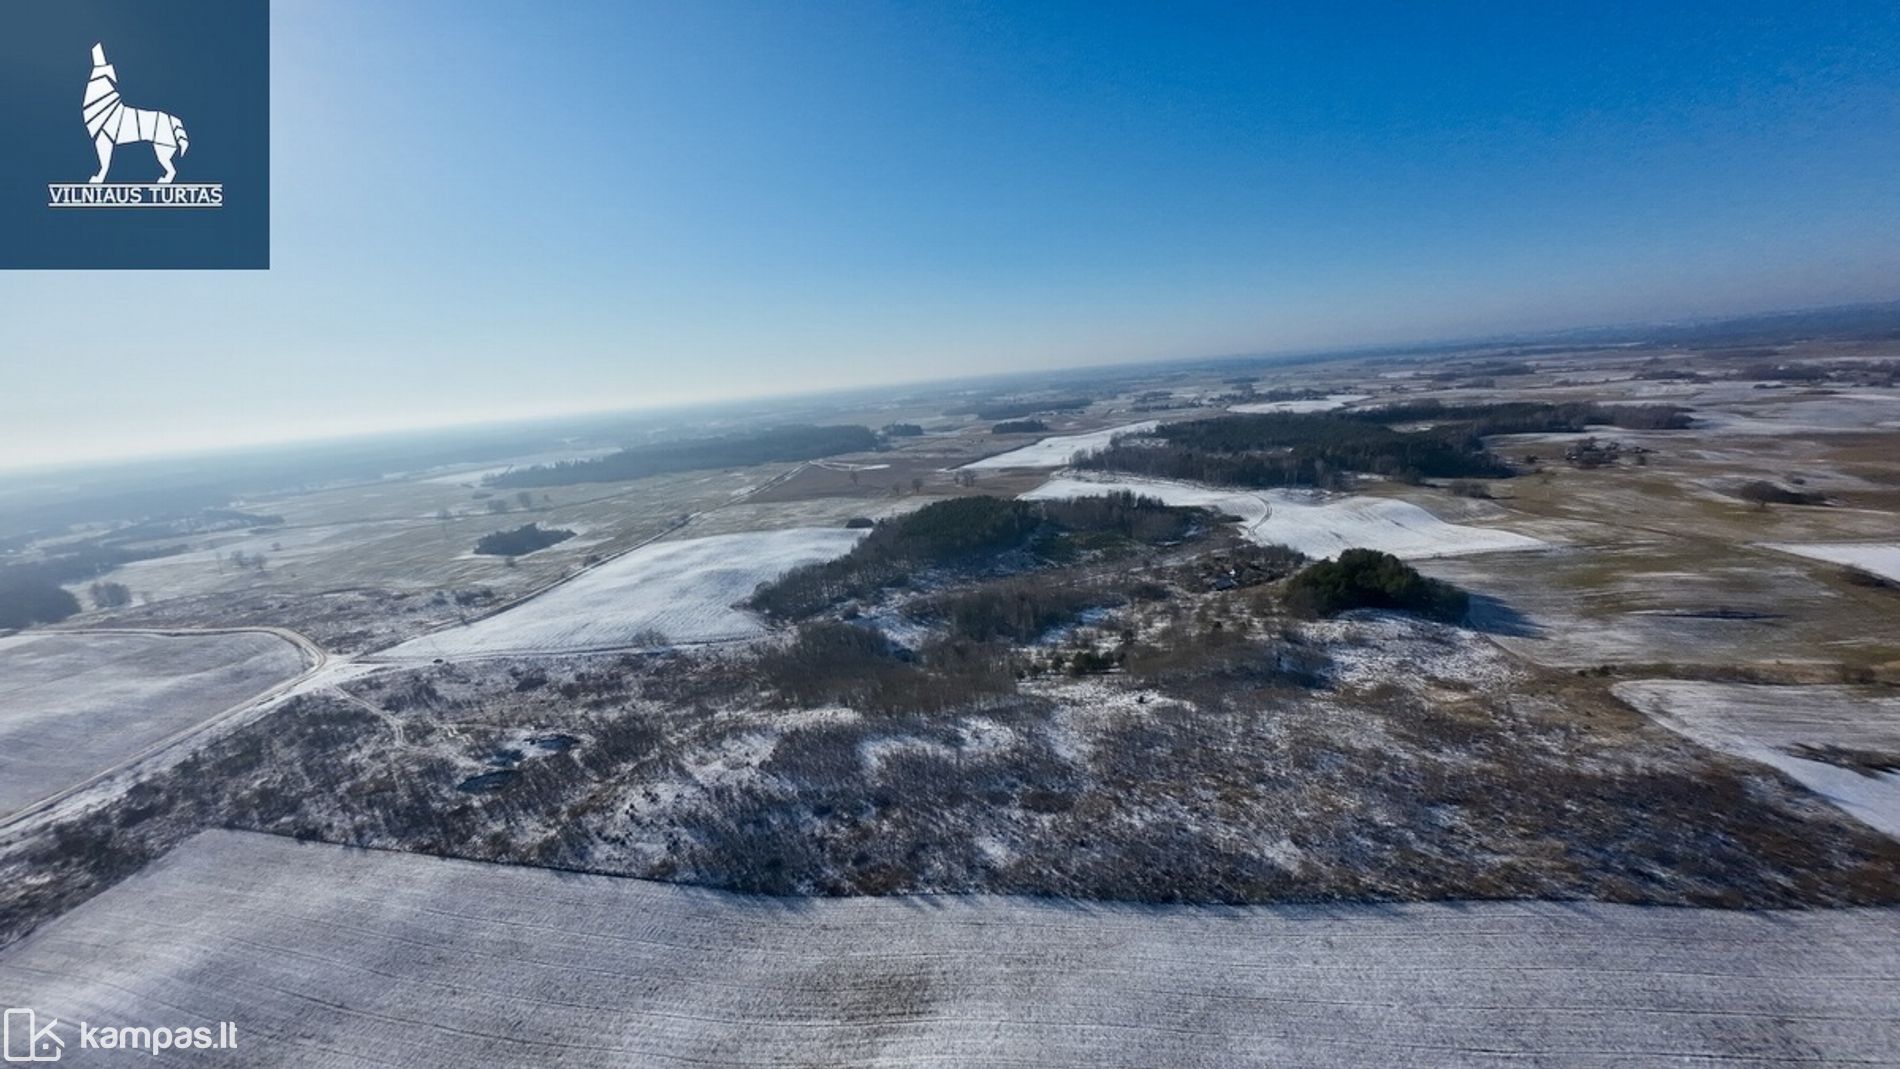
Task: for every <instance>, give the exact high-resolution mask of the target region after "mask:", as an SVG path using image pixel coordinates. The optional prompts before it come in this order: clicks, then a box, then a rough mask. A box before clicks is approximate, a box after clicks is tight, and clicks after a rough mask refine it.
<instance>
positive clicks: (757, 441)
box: [487, 426, 878, 489]
mask: <svg viewBox="0 0 1900 1069" xmlns="http://www.w3.org/2000/svg"><path fill="white" fill-rule="evenodd" d="M877 445H878V436H877V434H876V433H875V432H873V431H872V430H871V429H870V428H869V427H857V426H830V427H813V426H793V427H775V428H773V429H771V430H767V431H758V432H755V433H751V434H733V435H726V436H723V437H718V438H695V439H689V440H686V441H681V442H660V443H656V444H654V445H642V446H635V447H633V448H631V449H623V450H621V451H620V452H618V453H613V454H611V455H608V456H604V457H597V458H595V459H593V460H564V461H562V462H561V463H559V464H547V465H541V466H537V467H532V468H522V469H520V470H518V471H509V472H503V473H502V474H500V475H495V476H491V477H490V478H489V479H488V480H487V481H488V485H490V486H495V487H503V488H510V489H512V488H515V487H534V486H567V485H571V484H573V483H614V482H621V481H624V480H627V479H642V478H645V477H646V476H649V475H665V474H667V473H669V472H676V471H700V470H704V469H707V468H743V467H749V466H751V465H753V464H770V463H773V462H777V461H788V460H814V459H816V458H818V457H828V456H834V455H836V454H838V453H863V452H867V451H869V450H872V449H875V448H877Z"/></svg>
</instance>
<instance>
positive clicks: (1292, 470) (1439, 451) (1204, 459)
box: [1077, 401, 1689, 488]
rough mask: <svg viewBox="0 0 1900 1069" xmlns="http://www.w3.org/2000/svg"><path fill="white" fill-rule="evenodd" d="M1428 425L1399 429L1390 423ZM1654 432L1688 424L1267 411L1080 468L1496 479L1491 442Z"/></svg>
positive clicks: (1185, 474)
mask: <svg viewBox="0 0 1900 1069" xmlns="http://www.w3.org/2000/svg"><path fill="white" fill-rule="evenodd" d="M1403 423H1420V424H1425V425H1426V426H1424V427H1422V428H1420V429H1417V430H1412V431H1398V430H1395V429H1393V425H1394V424H1403ZM1605 423H1607V424H1611V425H1613V426H1618V427H1627V428H1642V429H1658V428H1676V427H1686V426H1688V425H1689V413H1688V410H1687V409H1682V408H1678V407H1676V406H1674V405H1596V404H1581V403H1579V404H1546V403H1543V402H1509V403H1499V404H1485V405H1447V404H1444V403H1443V402H1440V401H1420V402H1416V403H1413V404H1404V405H1388V406H1386V407H1383V408H1375V409H1367V410H1362V411H1354V412H1267V413H1259V414H1255V415H1236V416H1222V417H1218V418H1215V419H1204V420H1193V421H1189V422H1185V423H1167V424H1163V425H1162V426H1160V427H1158V428H1156V429H1155V430H1154V431H1153V432H1152V433H1151V434H1149V435H1146V436H1144V437H1145V438H1148V439H1160V444H1153V443H1152V442H1151V441H1142V442H1139V443H1137V442H1123V441H1117V442H1115V443H1114V444H1112V445H1110V446H1109V448H1107V449H1104V450H1101V451H1100V452H1098V453H1095V454H1093V455H1091V456H1088V457H1085V458H1082V459H1081V460H1080V461H1079V462H1078V465H1077V466H1078V467H1085V468H1100V469H1106V470H1113V471H1127V472H1134V473H1136V474H1141V475H1153V476H1160V477H1162V478H1170V479H1190V480H1194V481H1196V482H1207V483H1217V484H1221V485H1227V486H1247V487H1269V486H1320V487H1335V488H1344V487H1345V486H1347V485H1348V482H1349V480H1348V478H1347V477H1348V475H1349V474H1350V473H1353V472H1363V473H1367V474H1372V475H1380V476H1384V477H1386V478H1389V479H1397V480H1399V481H1401V482H1409V483H1416V482H1419V481H1422V480H1424V479H1474V478H1504V477H1507V476H1509V475H1511V474H1512V472H1511V469H1510V467H1509V466H1508V465H1507V464H1505V463H1504V462H1503V461H1502V460H1499V459H1498V458H1497V457H1495V456H1493V455H1492V454H1491V453H1489V452H1487V451H1486V450H1485V447H1484V439H1485V437H1486V436H1488V435H1493V434H1524V433H1531V432H1552V431H1579V430H1582V429H1584V428H1585V427H1588V426H1592V425H1596V424H1605Z"/></svg>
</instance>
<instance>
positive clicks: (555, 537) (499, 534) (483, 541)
mask: <svg viewBox="0 0 1900 1069" xmlns="http://www.w3.org/2000/svg"><path fill="white" fill-rule="evenodd" d="M572 537H574V532H572V531H569V530H565V529H562V528H558V527H546V528H544V527H542V526H541V525H540V524H536V523H524V524H522V525H521V526H519V527H517V528H515V529H514V530H512V531H495V532H493V533H491V534H485V535H483V536H482V537H481V538H479V539H477V540H476V542H475V552H477V553H480V554H482V555H483V556H488V557H520V556H523V555H526V554H529V553H533V552H534V551H535V550H537V549H546V548H548V547H549V546H552V545H555V544H557V543H560V542H565V541H567V540H568V539H570V538H572Z"/></svg>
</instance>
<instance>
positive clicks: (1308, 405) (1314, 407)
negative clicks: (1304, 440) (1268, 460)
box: [1227, 393, 1372, 414]
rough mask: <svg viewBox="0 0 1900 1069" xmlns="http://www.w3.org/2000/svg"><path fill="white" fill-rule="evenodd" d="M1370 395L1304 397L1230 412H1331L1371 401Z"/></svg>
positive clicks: (1231, 407) (1234, 407)
mask: <svg viewBox="0 0 1900 1069" xmlns="http://www.w3.org/2000/svg"><path fill="white" fill-rule="evenodd" d="M1371 397H1372V395H1371V394H1369V393H1331V394H1327V395H1326V396H1325V397H1303V398H1300V399H1299V400H1297V401H1255V402H1252V403H1249V404H1244V405H1228V406H1227V411H1229V412H1242V413H1248V414H1253V413H1260V412H1331V411H1332V410H1333V409H1335V408H1344V407H1346V406H1347V405H1350V404H1353V403H1354V402H1357V401H1365V400H1369V399H1371Z"/></svg>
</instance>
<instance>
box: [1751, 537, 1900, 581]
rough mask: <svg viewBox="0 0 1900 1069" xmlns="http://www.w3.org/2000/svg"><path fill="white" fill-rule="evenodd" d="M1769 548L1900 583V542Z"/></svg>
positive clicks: (1778, 544) (1772, 545)
mask: <svg viewBox="0 0 1900 1069" xmlns="http://www.w3.org/2000/svg"><path fill="white" fill-rule="evenodd" d="M1762 545H1763V546H1765V547H1767V548H1768V549H1778V550H1780V551H1782V552H1783V553H1793V554H1794V555H1795V556H1797V557H1812V558H1814V559H1815V560H1824V561H1832V562H1833V563H1835V564H1846V565H1851V566H1853V567H1855V568H1859V569H1860V570H1861V571H1864V572H1872V573H1874V574H1875V575H1881V576H1885V577H1887V578H1888V579H1892V580H1894V581H1895V582H1900V543H1896V542H1763V543H1762Z"/></svg>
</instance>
